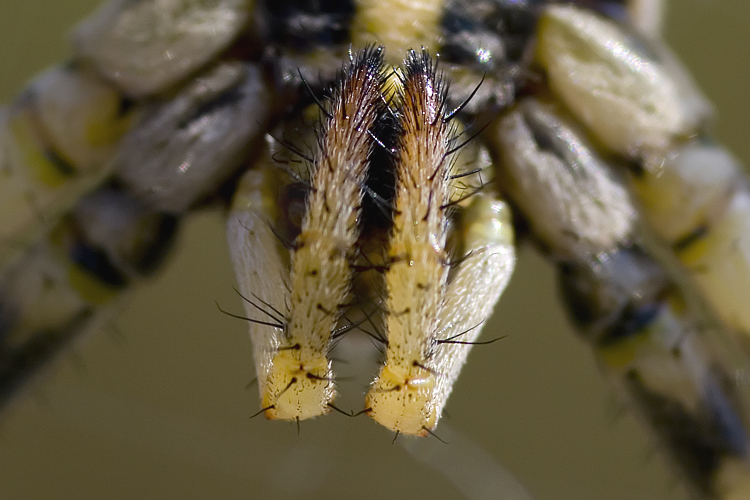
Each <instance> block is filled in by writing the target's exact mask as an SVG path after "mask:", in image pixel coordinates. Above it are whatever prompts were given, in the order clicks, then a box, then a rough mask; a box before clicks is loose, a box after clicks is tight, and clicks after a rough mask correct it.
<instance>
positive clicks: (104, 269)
mask: <svg viewBox="0 0 750 500" xmlns="http://www.w3.org/2000/svg"><path fill="white" fill-rule="evenodd" d="M176 229H177V220H176V219H175V217H173V216H171V215H168V214H165V213H159V212H154V211H151V210H150V209H148V208H147V207H145V206H144V205H143V204H142V203H140V202H138V201H137V200H135V199H133V198H132V197H130V196H128V195H127V194H125V193H123V192H121V191H118V190H113V189H111V188H108V187H103V188H100V189H99V190H97V191H95V192H94V193H92V194H89V195H87V196H85V197H84V198H82V199H81V200H80V201H79V203H78V205H77V206H76V208H75V209H74V210H73V211H72V212H71V213H70V214H68V215H67V216H66V217H64V218H63V219H62V220H61V221H60V222H59V223H58V224H57V225H56V226H55V227H54V228H53V230H52V231H51V232H50V234H49V235H48V236H47V237H46V238H44V239H42V240H41V241H40V242H38V243H37V245H35V246H34V247H33V249H32V250H31V251H29V252H28V253H27V254H25V255H24V256H23V257H22V258H21V259H19V260H18V261H17V262H16V263H15V264H14V265H13V266H12V267H11V268H10V269H9V270H8V272H6V273H5V274H4V275H3V276H2V277H0V411H2V410H5V407H6V406H7V405H8V404H9V403H10V402H12V401H11V400H12V399H17V397H18V395H19V392H20V390H21V389H23V388H25V387H26V386H27V385H28V382H30V381H31V379H32V378H36V377H38V376H39V374H40V372H41V371H42V370H44V369H45V368H47V367H49V366H50V365H51V364H52V363H51V361H53V360H54V359H56V358H57V357H58V354H59V353H60V352H62V351H64V350H65V349H66V348H68V347H70V346H71V344H74V343H77V342H79V341H80V340H81V339H82V337H83V335H84V334H85V333H88V332H91V331H93V330H96V329H98V328H101V327H103V326H105V322H106V321H107V320H109V319H110V316H111V315H112V314H114V313H115V312H116V309H117V308H116V307H113V306H114V304H116V299H117V298H118V297H120V296H121V295H122V292H123V291H124V290H125V289H126V288H127V287H129V286H131V285H132V284H134V283H135V282H137V281H138V280H140V279H142V278H144V277H146V276H148V275H149V274H151V273H152V272H153V271H154V270H155V269H156V268H158V267H159V265H160V263H161V261H162V259H163V258H164V256H165V255H167V254H168V253H169V250H170V248H171V246H172V242H173V239H174V238H173V237H174V235H175V230H176Z"/></svg>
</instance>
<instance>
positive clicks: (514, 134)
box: [488, 98, 750, 499]
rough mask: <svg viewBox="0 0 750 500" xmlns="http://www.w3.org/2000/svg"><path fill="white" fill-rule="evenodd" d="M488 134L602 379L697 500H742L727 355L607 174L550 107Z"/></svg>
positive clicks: (536, 108) (738, 405)
mask: <svg viewBox="0 0 750 500" xmlns="http://www.w3.org/2000/svg"><path fill="white" fill-rule="evenodd" d="M488 135H489V136H490V138H491V139H490V142H491V143H492V148H493V150H494V153H495V155H496V157H498V158H500V159H501V161H500V163H501V164H502V167H503V168H501V169H500V171H499V175H500V177H501V178H502V183H503V188H504V189H505V190H506V191H507V192H508V193H509V195H510V196H511V197H512V199H513V202H514V203H515V204H516V205H517V206H518V208H519V210H520V212H521V214H522V215H523V216H524V217H525V218H526V219H527V220H528V222H529V225H530V228H531V231H532V233H533V235H534V238H535V239H536V241H537V243H539V244H540V246H541V248H542V249H543V251H545V252H546V253H547V254H548V255H549V257H550V258H551V259H552V260H553V261H554V262H555V263H556V264H557V267H558V273H559V274H558V276H559V279H560V284H561V288H562V291H563V297H564V299H565V302H566V304H567V306H568V311H569V314H570V316H571V317H572V319H573V320H574V322H575V323H577V325H578V327H579V330H580V333H581V335H582V337H583V339H584V340H586V341H587V342H588V343H589V344H590V345H591V347H592V348H593V350H594V354H595V356H596V359H597V361H598V362H599V364H600V367H601V369H602V371H603V372H604V374H605V375H606V376H607V377H608V378H609V379H610V381H611V382H612V383H613V385H614V386H615V387H616V388H617V389H618V391H619V393H620V394H621V396H622V397H623V399H624V400H625V402H626V404H628V406H629V407H630V408H631V409H632V410H633V411H634V412H635V413H636V415H637V416H638V417H639V418H640V420H641V421H642V423H643V424H645V426H646V427H647V429H648V430H649V432H651V433H652V434H653V435H654V437H655V439H656V441H657V442H658V443H660V445H661V447H662V449H663V450H664V452H665V454H666V455H667V456H668V457H669V459H670V460H671V461H672V463H673V465H674V466H675V468H676V470H677V471H678V472H680V473H681V474H682V476H683V477H684V478H685V480H686V481H687V484H688V485H689V486H690V487H691V488H692V490H693V493H694V494H695V495H696V496H697V497H698V498H703V499H709V498H711V499H713V498H722V499H729V498H732V499H734V498H745V497H746V496H743V495H747V492H748V491H749V490H748V487H750V438H749V436H750V434H749V433H748V429H750V418H748V416H749V415H750V413H749V410H750V398H748V394H747V392H746V391H745V390H744V388H742V387H741V386H737V385H733V384H731V383H730V380H731V378H732V374H733V369H735V368H736V367H735V366H733V365H732V362H731V361H730V360H731V356H730V355H729V353H727V352H726V351H722V348H723V345H716V344H715V343H713V342H712V339H711V337H710V336H707V335H703V333H705V332H703V331H701V328H705V326H702V325H701V324H700V323H699V320H700V319H701V318H700V316H699V315H698V314H697V311H696V310H694V309H693V308H691V307H690V306H689V305H687V304H686V301H685V299H684V297H683V296H682V294H681V293H680V290H679V288H678V287H677V285H676V284H675V283H674V281H673V280H672V278H671V277H670V276H669V274H668V272H667V271H666V270H665V269H664V268H663V267H662V266H661V264H660V263H659V262H658V261H657V260H656V259H654V258H653V257H652V256H651V255H649V253H648V252H647V250H646V249H645V248H644V247H643V246H642V245H641V243H639V241H638V235H637V233H636V226H635V222H636V217H635V215H636V212H635V208H634V206H633V204H632V202H631V200H630V197H629V196H628V193H627V191H626V189H625V187H624V186H622V185H621V184H620V182H619V181H618V180H617V179H616V177H615V176H614V175H613V173H612V171H611V167H610V166H609V165H608V164H607V163H606V162H604V161H603V160H602V158H601V156H600V155H599V154H598V153H597V152H596V151H595V150H594V149H593V148H592V147H591V145H590V144H589V143H588V142H587V141H586V139H585V135H584V134H583V133H582V132H581V131H580V130H579V129H578V127H577V126H576V125H575V122H574V121H573V120H572V119H570V118H569V117H566V115H565V114H564V112H563V111H562V108H561V106H559V105H557V104H554V103H545V102H541V101H539V100H537V99H533V98H528V99H526V100H524V101H521V102H520V103H519V104H518V105H517V106H516V107H515V108H514V109H513V110H512V111H511V112H509V113H508V114H507V115H506V116H504V117H503V118H502V119H501V120H499V122H498V124H497V128H496V129H494V130H493V131H492V132H491V133H490V134H488Z"/></svg>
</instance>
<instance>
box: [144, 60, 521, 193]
mask: <svg viewBox="0 0 750 500" xmlns="http://www.w3.org/2000/svg"><path fill="white" fill-rule="evenodd" d="M456 52H460V51H459V50H457V51H456ZM302 66H303V67H309V66H308V65H302ZM488 73H489V72H488ZM287 74H288V73H287ZM503 74H505V73H503ZM508 74H510V73H508ZM476 75H477V74H476V73H474V76H475V77H476ZM475 81H476V78H475ZM487 88H489V89H497V88H502V86H501V85H500V86H496V85H495V84H493V85H487V86H485V87H484V88H483V89H482V90H484V89H487ZM464 95H465V94H464ZM483 99H495V101H494V102H496V103H497V102H502V96H500V97H498V96H497V95H495V96H490V97H489V98H488V97H486V96H485V97H481V96H480V98H479V99H476V100H474V102H475V103H486V102H489V101H487V100H483ZM147 182H148V181H147Z"/></svg>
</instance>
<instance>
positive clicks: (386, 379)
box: [365, 51, 514, 436]
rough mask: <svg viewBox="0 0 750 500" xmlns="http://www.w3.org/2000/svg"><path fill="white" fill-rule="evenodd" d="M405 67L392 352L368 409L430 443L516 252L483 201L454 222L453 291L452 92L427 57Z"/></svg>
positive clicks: (501, 215)
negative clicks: (457, 253)
mask: <svg viewBox="0 0 750 500" xmlns="http://www.w3.org/2000/svg"><path fill="white" fill-rule="evenodd" d="M405 65H406V68H405V71H404V74H403V76H402V77H401V78H402V82H401V89H400V92H401V95H400V111H399V113H400V116H401V125H400V126H401V132H400V136H399V138H398V141H397V150H398V154H397V158H396V159H395V162H396V190H395V192H396V194H395V200H394V213H393V227H392V229H391V234H390V239H389V241H388V249H387V262H388V268H387V270H386V271H385V287H386V299H385V314H386V319H385V325H386V335H387V338H388V344H387V349H386V355H385V365H384V366H383V367H382V369H381V371H380V374H379V375H378V377H377V378H376V379H375V381H374V382H373V384H372V387H371V388H370V390H369V392H368V393H367V398H366V403H365V406H366V408H367V409H368V414H369V415H370V416H371V417H372V418H374V419H375V420H376V421H378V422H379V423H380V424H382V425H384V426H385V427H387V428H389V429H391V430H394V431H396V432H399V433H404V434H417V435H421V436H426V435H428V434H429V432H430V431H431V430H432V429H433V428H434V427H435V425H436V424H437V421H438V419H439V418H440V414H441V413H442V410H443V406H444V405H445V402H446V400H447V397H448V395H449V394H450V391H451V388H452V386H453V383H454V382H455V380H456V378H457V377H458V373H459V371H460V369H461V367H462V365H463V362H464V361H465V359H466V355H467V354H468V350H469V347H470V345H471V343H472V341H473V339H475V338H476V335H478V333H479V330H480V328H479V327H480V325H481V323H482V321H483V320H484V318H485V317H486V316H487V315H488V314H489V312H490V311H491V310H492V308H493V307H494V304H495V303H496V301H497V299H498V298H499V296H500V293H501V292H502V290H503V289H504V286H505V284H507V281H508V279H509V277H510V273H511V270H512V268H513V262H514V251H513V248H512V246H513V243H512V242H513V236H512V228H511V226H510V224H509V215H508V214H509V212H508V210H507V207H506V206H505V205H504V204H503V203H502V202H500V201H499V200H497V199H496V198H495V197H494V196H493V195H492V194H491V193H487V194H486V195H483V196H477V198H476V199H475V200H472V202H470V203H467V205H468V206H467V207H465V213H464V219H463V220H461V222H460V223H459V224H457V226H458V228H457V229H456V234H455V239H456V240H458V241H459V242H460V243H459V244H458V245H457V246H459V247H462V248H463V250H464V252H465V253H466V254H467V255H468V257H467V258H466V260H465V261H463V262H461V263H460V264H459V265H458V270H457V271H456V273H455V275H454V276H453V279H452V280H451V282H450V283H449V265H450V264H449V260H450V257H449V252H448V248H447V243H448V234H449V224H450V220H449V217H448V210H450V209H451V206H450V205H451V200H452V199H453V197H454V195H455V194H456V193H455V192H456V187H455V185H454V182H452V177H451V176H452V174H454V173H457V169H456V168H454V167H455V163H454V161H453V160H454V158H452V155H451V145H452V144H453V143H454V142H455V130H454V129H453V127H452V125H451V124H450V123H448V122H447V120H445V119H444V113H445V105H444V104H445V99H446V87H445V86H444V82H443V80H442V76H441V74H440V73H438V72H437V68H436V66H435V63H434V62H433V61H432V59H431V58H430V57H429V55H428V54H427V52H426V51H423V52H422V53H416V52H413V51H412V52H410V53H409V55H408V57H407V59H406V62H405ZM479 165H480V163H479V162H477V166H479ZM464 201H466V200H464ZM469 254H470V255H469ZM482 272H483V273H485V274H484V275H482V276H481V278H479V277H478V276H477V273H482ZM474 301H476V302H474ZM462 335H463V336H462ZM456 337H461V338H460V339H457V338H456ZM446 339H450V340H449V341H445V340H446ZM441 340H442V341H445V342H443V343H442V344H441ZM452 340H459V341H457V342H451V341H452ZM460 341H465V343H461V342H460Z"/></svg>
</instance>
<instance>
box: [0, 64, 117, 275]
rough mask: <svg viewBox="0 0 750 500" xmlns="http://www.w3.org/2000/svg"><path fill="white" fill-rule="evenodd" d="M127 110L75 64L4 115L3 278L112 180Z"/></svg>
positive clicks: (34, 87) (36, 84) (0, 166)
mask: <svg viewBox="0 0 750 500" xmlns="http://www.w3.org/2000/svg"><path fill="white" fill-rule="evenodd" d="M129 108H130V106H129V105H128V101H127V99H125V97H124V96H123V95H122V94H121V93H120V92H119V91H118V90H117V89H115V88H114V87H113V86H111V85H110V84H108V83H107V82H105V81H104V80H102V79H101V78H100V77H98V76H97V75H96V74H95V73H94V72H92V71H90V70H87V69H86V68H83V67H80V66H77V65H70V66H66V67H57V68H53V69H51V70H48V71H46V72H45V73H44V74H42V75H41V76H39V77H38V78H37V79H36V80H34V81H33V82H32V83H31V84H30V85H29V87H28V88H27V89H26V91H25V92H24V93H22V94H21V95H20V96H19V98H18V99H16V102H14V103H13V104H11V105H10V106H9V107H8V108H7V109H5V110H2V111H0V272H1V271H2V270H4V269H5V268H6V266H8V265H9V264H10V263H11V262H12V261H14V260H15V259H17V258H19V257H20V256H21V255H23V253H24V252H25V251H26V250H27V249H28V248H29V246H30V245H32V244H33V243H34V241H36V240H37V239H38V238H40V237H41V236H42V235H43V234H44V232H45V231H47V230H49V229H50V228H51V227H52V226H53V225H54V223H55V222H56V221H57V220H58V218H59V217H60V216H61V215H62V214H63V213H64V212H66V211H68V210H70V208H71V207H72V206H73V205H74V204H75V202H76V200H77V199H78V198H79V197H80V196H82V195H83V194H84V193H86V192H87V191H90V190H91V189H92V188H94V187H95V186H96V185H97V184H98V183H100V182H102V180H103V179H104V178H105V177H106V176H107V175H109V174H110V172H111V170H112V169H111V166H112V162H111V159H112V156H113V155H114V152H115V150H116V146H117V141H118V139H119V138H120V137H121V135H122V134H123V133H124V132H125V131H126V130H127V127H128V125H129V123H131V122H132V120H131V117H132V111H131V110H130V109H129Z"/></svg>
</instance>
